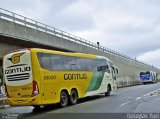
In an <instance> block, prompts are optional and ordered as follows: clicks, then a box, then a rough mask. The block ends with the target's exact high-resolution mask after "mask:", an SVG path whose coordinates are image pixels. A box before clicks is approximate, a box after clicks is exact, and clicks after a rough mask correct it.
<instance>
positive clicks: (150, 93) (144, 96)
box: [136, 89, 160, 100]
mask: <svg viewBox="0 0 160 119" xmlns="http://www.w3.org/2000/svg"><path fill="white" fill-rule="evenodd" d="M159 90H160V89H156V90H154V91H152V92H149V93H147V94H144V95H142V96H141V97H137V98H136V100H140V99H142V98H146V97H151V96H153V95H152V94H154V93H157V91H159ZM154 96H157V95H156V94H154Z"/></svg>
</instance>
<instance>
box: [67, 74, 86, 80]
mask: <svg viewBox="0 0 160 119" xmlns="http://www.w3.org/2000/svg"><path fill="white" fill-rule="evenodd" d="M78 79H87V74H64V80H78Z"/></svg>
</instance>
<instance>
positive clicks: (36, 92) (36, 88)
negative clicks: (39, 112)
mask: <svg viewBox="0 0 160 119" xmlns="http://www.w3.org/2000/svg"><path fill="white" fill-rule="evenodd" d="M37 94H39V90H38V85H37V82H36V81H33V92H32V97H33V96H36V95H37Z"/></svg>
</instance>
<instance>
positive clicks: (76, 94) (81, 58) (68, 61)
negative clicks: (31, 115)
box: [3, 48, 118, 107]
mask: <svg viewBox="0 0 160 119" xmlns="http://www.w3.org/2000/svg"><path fill="white" fill-rule="evenodd" d="M3 73H4V80H5V86H6V92H7V102H8V104H9V105H11V106H28V105H31V106H34V107H39V106H41V105H49V104H55V103H59V104H60V105H61V106H62V107H65V106H67V105H68V103H70V104H76V103H77V100H78V99H79V98H83V97H86V96H93V95H97V94H99V93H104V94H105V95H107V96H108V95H110V92H111V91H113V90H116V74H117V73H118V68H116V67H114V66H113V65H112V62H111V61H110V60H109V59H108V58H106V57H103V56H97V55H92V54H83V53H67V52H60V51H53V50H46V49H38V48H30V49H21V50H18V51H14V52H12V53H9V54H7V55H5V56H4V58H3Z"/></svg>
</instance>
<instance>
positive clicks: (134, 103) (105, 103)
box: [0, 83, 160, 119]
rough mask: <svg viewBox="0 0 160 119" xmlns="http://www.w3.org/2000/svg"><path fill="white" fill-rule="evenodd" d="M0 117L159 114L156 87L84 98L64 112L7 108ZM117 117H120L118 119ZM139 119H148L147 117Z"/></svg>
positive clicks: (159, 85) (159, 92) (52, 108)
mask: <svg viewBox="0 0 160 119" xmlns="http://www.w3.org/2000/svg"><path fill="white" fill-rule="evenodd" d="M0 113H2V114H3V115H2V116H4V117H5V116H6V113H8V114H13V113H14V114H16V113H18V116H19V117H20V118H37V119H40V118H44V119H45V118H48V117H54V118H59V119H60V118H65V119H66V117H69V118H73V115H75V116H76V119H78V117H79V116H80V118H81V119H83V117H86V116H91V115H92V116H93V115H94V117H96V115H101V116H102V115H104V114H106V113H107V114H110V115H111V116H112V115H114V116H115V115H116V117H119V118H120V117H121V118H124V117H126V118H127V116H128V117H132V116H133V115H130V113H160V83H156V84H148V85H138V86H132V87H126V88H120V89H118V90H117V91H116V92H114V93H113V94H112V95H111V96H109V97H105V96H104V95H102V94H101V95H97V96H93V97H88V98H84V99H81V100H79V103H78V104H77V105H74V106H68V107H65V108H60V107H59V106H57V105H53V106H50V107H46V108H41V109H40V110H36V109H34V108H33V107H31V106H27V107H26V106H24V107H7V108H6V109H0ZM53 113H54V114H53ZM113 113H114V114H113ZM121 113H123V115H120V114H121ZM124 114H125V115H124ZM78 115H79V116H78ZM110 115H108V116H110ZM14 116H16V115H14ZM142 116H147V117H150V116H151V115H142ZM152 116H155V118H156V119H157V118H160V115H152ZM104 117H106V115H104ZM91 118H92V117H91ZM96 118H97V117H96Z"/></svg>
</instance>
